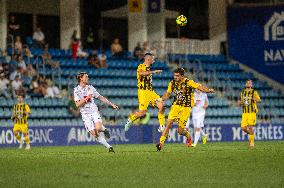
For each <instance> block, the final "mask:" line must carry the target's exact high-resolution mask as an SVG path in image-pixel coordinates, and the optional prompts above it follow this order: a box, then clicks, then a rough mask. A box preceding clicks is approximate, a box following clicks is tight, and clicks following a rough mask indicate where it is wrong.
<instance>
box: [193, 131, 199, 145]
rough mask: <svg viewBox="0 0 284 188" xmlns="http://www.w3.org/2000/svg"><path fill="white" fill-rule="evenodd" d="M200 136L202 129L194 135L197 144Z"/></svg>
mask: <svg viewBox="0 0 284 188" xmlns="http://www.w3.org/2000/svg"><path fill="white" fill-rule="evenodd" d="M199 137H200V131H196V132H195V135H194V144H197V142H198V140H199Z"/></svg>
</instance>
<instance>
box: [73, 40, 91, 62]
mask: <svg viewBox="0 0 284 188" xmlns="http://www.w3.org/2000/svg"><path fill="white" fill-rule="evenodd" d="M78 41H79V45H78V49H77V54H76V56H77V57H80V58H86V57H88V53H86V52H84V51H83V49H82V43H81V41H80V39H79V40H78Z"/></svg>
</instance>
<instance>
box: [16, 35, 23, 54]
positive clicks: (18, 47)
mask: <svg viewBox="0 0 284 188" xmlns="http://www.w3.org/2000/svg"><path fill="white" fill-rule="evenodd" d="M22 50H23V43H22V41H21V37H20V36H16V41H15V53H16V54H18V55H19V54H22Z"/></svg>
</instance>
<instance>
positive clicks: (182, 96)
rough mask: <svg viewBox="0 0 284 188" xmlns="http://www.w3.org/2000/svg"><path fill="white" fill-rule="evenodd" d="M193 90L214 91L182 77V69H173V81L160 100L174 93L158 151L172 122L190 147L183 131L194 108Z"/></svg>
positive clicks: (189, 140)
mask: <svg viewBox="0 0 284 188" xmlns="http://www.w3.org/2000/svg"><path fill="white" fill-rule="evenodd" d="M194 89H199V90H200V91H203V92H205V93H213V92H214V89H208V88H206V87H205V86H202V85H201V84H199V83H196V82H194V81H193V80H190V79H188V78H186V77H184V69H183V68H178V69H175V70H174V80H172V81H171V82H170V83H169V86H168V90H167V92H166V93H165V94H164V95H163V97H162V100H163V101H165V100H167V99H168V98H169V97H170V95H171V93H172V92H174V101H173V103H172V106H171V110H170V112H169V115H168V121H167V126H166V128H165V130H164V131H163V133H162V136H161V137H160V142H159V143H158V144H157V145H156V147H157V150H158V151H160V150H161V149H162V148H163V146H164V142H165V141H166V138H167V136H168V134H169V130H170V128H171V127H172V125H173V122H177V124H178V134H179V135H182V136H185V137H186V138H187V146H189V147H191V146H192V143H191V136H190V134H189V132H188V131H187V130H186V129H185V125H186V122H187V120H188V118H189V116H190V110H191V107H193V106H194V104H193V103H194V93H193V90H194Z"/></svg>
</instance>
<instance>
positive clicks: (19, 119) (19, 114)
mask: <svg viewBox="0 0 284 188" xmlns="http://www.w3.org/2000/svg"><path fill="white" fill-rule="evenodd" d="M30 114H31V110H30V107H29V105H28V104H26V103H24V96H23V95H22V94H18V102H17V103H16V104H15V105H14V107H13V115H12V117H11V119H12V120H13V122H14V128H13V133H14V135H15V137H16V138H17V140H18V141H19V142H20V146H19V148H20V149H22V147H23V144H24V142H26V148H25V149H31V145H30V138H29V134H28V116H29V115H30ZM20 132H21V133H22V134H23V135H24V140H21V135H20V134H19V133H20Z"/></svg>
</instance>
